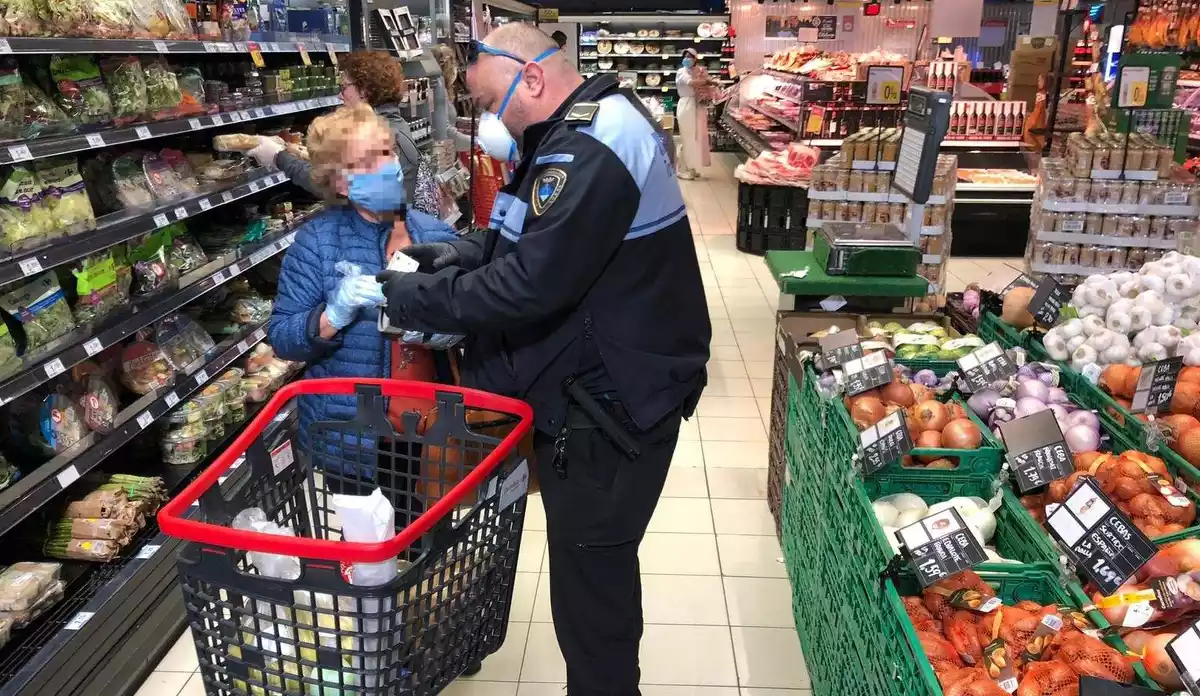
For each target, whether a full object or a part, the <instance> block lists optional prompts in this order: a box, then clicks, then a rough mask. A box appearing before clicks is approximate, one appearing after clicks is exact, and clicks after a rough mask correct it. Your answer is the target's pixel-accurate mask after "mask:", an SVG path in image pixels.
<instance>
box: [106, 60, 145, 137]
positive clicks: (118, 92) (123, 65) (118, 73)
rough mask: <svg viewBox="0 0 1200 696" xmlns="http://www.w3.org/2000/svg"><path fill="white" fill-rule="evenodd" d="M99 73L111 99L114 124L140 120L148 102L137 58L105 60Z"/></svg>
mask: <svg viewBox="0 0 1200 696" xmlns="http://www.w3.org/2000/svg"><path fill="white" fill-rule="evenodd" d="M100 71H101V73H102V74H103V75H104V83H105V84H106V85H108V94H109V96H111V97H112V105H113V117H114V123H116V124H117V125H123V124H127V123H133V122H134V121H137V120H139V119H141V118H142V117H143V116H144V115H145V113H146V111H147V108H148V102H147V96H146V77H145V74H144V73H143V71H142V64H141V61H139V60H138V59H137V56H122V57H112V58H105V59H104V60H103V61H101V63H100Z"/></svg>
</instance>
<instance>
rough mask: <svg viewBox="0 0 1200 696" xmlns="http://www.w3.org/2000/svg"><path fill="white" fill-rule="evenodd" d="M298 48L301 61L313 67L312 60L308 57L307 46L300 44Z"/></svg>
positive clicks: (297, 45)
mask: <svg viewBox="0 0 1200 696" xmlns="http://www.w3.org/2000/svg"><path fill="white" fill-rule="evenodd" d="M296 48H297V49H299V51H300V60H301V61H302V62H303V63H304V64H305V65H312V58H309V56H308V46H305V45H304V44H302V43H298V44H296Z"/></svg>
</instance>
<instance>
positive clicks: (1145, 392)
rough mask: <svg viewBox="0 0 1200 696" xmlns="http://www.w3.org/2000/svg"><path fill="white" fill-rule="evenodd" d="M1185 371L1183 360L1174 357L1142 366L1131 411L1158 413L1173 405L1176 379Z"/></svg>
mask: <svg viewBox="0 0 1200 696" xmlns="http://www.w3.org/2000/svg"><path fill="white" fill-rule="evenodd" d="M1182 369H1183V358H1182V357H1178V356H1177V357H1174V358H1167V359H1166V360H1157V361H1155V362H1151V363H1146V364H1145V365H1142V372H1141V374H1140V375H1139V376H1138V382H1137V389H1136V390H1135V391H1134V392H1133V399H1132V405H1131V406H1130V409H1129V410H1130V411H1132V412H1133V413H1158V412H1159V411H1162V410H1163V409H1165V408H1167V407H1168V406H1170V405H1171V399H1172V398H1174V397H1175V378H1176V377H1178V376H1179V372H1180V371H1181V370H1182Z"/></svg>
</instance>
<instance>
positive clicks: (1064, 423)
mask: <svg viewBox="0 0 1200 696" xmlns="http://www.w3.org/2000/svg"><path fill="white" fill-rule="evenodd" d="M1050 410H1051V411H1054V420H1056V421H1058V429H1059V430H1061V431H1063V432H1066V430H1067V428H1069V427H1071V422H1070V421H1069V420H1067V418H1068V416H1070V414H1069V413H1067V409H1066V408H1065V407H1064V406H1063V405H1062V404H1050Z"/></svg>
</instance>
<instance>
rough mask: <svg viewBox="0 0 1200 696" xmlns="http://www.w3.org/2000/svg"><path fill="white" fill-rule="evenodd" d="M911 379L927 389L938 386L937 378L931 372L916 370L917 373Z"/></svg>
mask: <svg viewBox="0 0 1200 696" xmlns="http://www.w3.org/2000/svg"><path fill="white" fill-rule="evenodd" d="M912 378H913V381H914V382H916V383H918V384H923V385H925V386H927V387H936V386H937V384H938V376H937V374H935V373H934V371H933V370H917V373H916V374H915V375H913V377H912Z"/></svg>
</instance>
